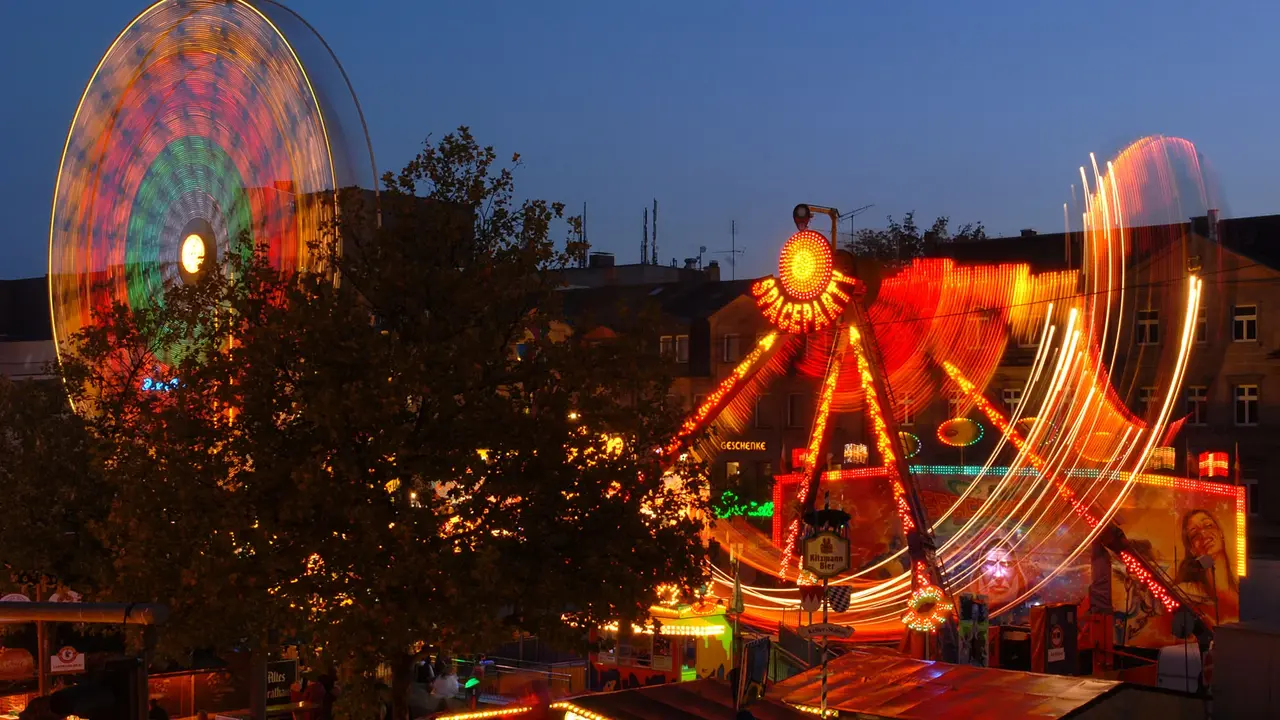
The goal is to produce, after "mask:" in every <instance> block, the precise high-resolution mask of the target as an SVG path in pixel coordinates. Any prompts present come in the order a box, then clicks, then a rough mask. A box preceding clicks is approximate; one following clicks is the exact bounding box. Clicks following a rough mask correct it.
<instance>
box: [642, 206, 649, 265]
mask: <svg viewBox="0 0 1280 720" xmlns="http://www.w3.org/2000/svg"><path fill="white" fill-rule="evenodd" d="M648 262H649V208H645V209H644V240H641V241H640V264H641V265H645V264H648Z"/></svg>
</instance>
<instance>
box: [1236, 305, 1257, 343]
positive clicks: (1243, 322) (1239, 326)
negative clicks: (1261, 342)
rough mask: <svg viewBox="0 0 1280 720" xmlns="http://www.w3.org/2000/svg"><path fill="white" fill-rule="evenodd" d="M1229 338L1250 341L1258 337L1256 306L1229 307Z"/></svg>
mask: <svg viewBox="0 0 1280 720" xmlns="http://www.w3.org/2000/svg"><path fill="white" fill-rule="evenodd" d="M1231 339H1232V340H1235V341H1236V342H1252V341H1254V340H1257V339H1258V306H1257V305H1236V306H1235V307H1233V308H1231Z"/></svg>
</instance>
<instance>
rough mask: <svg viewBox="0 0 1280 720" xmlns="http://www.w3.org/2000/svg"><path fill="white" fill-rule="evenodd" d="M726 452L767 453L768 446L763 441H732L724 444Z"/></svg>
mask: <svg viewBox="0 0 1280 720" xmlns="http://www.w3.org/2000/svg"><path fill="white" fill-rule="evenodd" d="M724 449H725V450H749V451H751V452H765V451H766V450H768V446H767V445H765V442H764V441H763V440H730V441H728V442H726V443H725V444H724Z"/></svg>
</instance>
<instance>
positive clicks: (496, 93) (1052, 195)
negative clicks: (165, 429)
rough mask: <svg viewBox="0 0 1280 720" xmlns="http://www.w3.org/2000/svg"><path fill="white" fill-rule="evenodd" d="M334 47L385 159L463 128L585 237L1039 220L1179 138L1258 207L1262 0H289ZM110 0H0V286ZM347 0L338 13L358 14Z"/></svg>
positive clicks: (1267, 104)
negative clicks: (1090, 175) (1154, 145)
mask: <svg viewBox="0 0 1280 720" xmlns="http://www.w3.org/2000/svg"><path fill="white" fill-rule="evenodd" d="M292 6H293V7H294V8H295V9H297V10H299V11H300V12H301V13H302V14H303V15H304V16H305V17H306V18H307V19H308V20H310V21H311V23H312V24H313V25H315V26H316V28H317V29H318V30H319V31H320V32H321V33H322V34H323V35H324V36H325V38H326V39H327V40H328V41H329V43H330V44H331V45H332V46H333V48H334V50H335V51H336V52H337V54H338V56H339V57H340V58H341V60H342V61H343V63H344V65H345V66H346V68H347V71H348V73H349V74H350V76H351V78H352V81H353V83H354V84H355V87H356V91H357V93H358V94H359V96H360V99H361V102H362V103H363V105H364V110H365V114H366V116H367V118H368V120H369V126H370V128H369V129H370V133H371V135H372V138H373V145H374V149H375V152H376V154H377V159H378V164H379V167H380V168H398V167H399V166H401V165H403V163H404V162H405V161H406V160H407V159H408V158H409V157H410V155H411V154H412V153H413V152H414V151H415V150H416V148H417V147H418V144H419V143H420V142H421V141H422V140H423V138H424V137H425V136H426V135H428V134H429V133H433V134H435V135H436V136H439V135H440V134H443V133H444V132H446V131H448V130H449V129H451V128H453V127H456V126H457V125H459V124H468V125H470V126H471V127H472V128H473V130H474V132H475V133H476V135H477V137H478V138H479V139H480V140H481V141H482V142H486V143H492V144H494V145H496V146H497V147H498V149H499V150H500V151H502V152H503V153H509V152H511V151H519V152H520V153H522V154H523V156H524V159H525V162H526V167H525V168H524V169H523V170H522V171H521V173H520V175H519V176H518V181H519V189H520V190H521V191H522V193H525V194H529V195H536V196H542V197H547V198H550V199H557V200H562V201H565V202H566V203H568V204H569V205H570V206H571V207H575V208H580V207H581V205H582V203H583V202H584V201H586V202H587V203H588V204H589V218H588V230H589V234H590V239H591V240H592V242H593V244H594V245H595V246H596V248H597V249H602V250H609V251H614V252H616V253H618V256H619V262H634V261H635V260H636V258H637V257H638V255H639V245H640V238H641V217H640V216H641V211H642V209H643V208H644V207H645V206H646V205H647V204H649V203H650V202H651V201H652V198H654V197H657V198H658V200H659V204H660V212H661V217H660V234H659V242H660V245H661V248H660V255H661V260H662V262H664V263H667V262H670V260H671V258H672V257H673V256H674V257H679V258H683V257H685V256H687V255H691V254H696V252H697V247H698V245H706V246H708V248H710V249H711V250H720V249H727V247H728V244H729V223H730V220H733V219H736V220H737V224H738V244H739V247H745V248H746V249H747V254H746V256H745V257H744V258H743V260H742V262H741V264H740V266H739V272H740V274H763V273H766V272H770V271H771V270H772V268H773V265H774V260H775V258H776V253H777V249H778V247H779V246H780V244H781V242H782V240H783V239H785V237H786V235H787V234H788V232H789V231H790V230H791V229H792V227H791V223H790V209H791V207H792V205H794V204H795V203H797V202H802V201H803V202H813V203H819V204H832V205H836V206H838V207H840V208H842V209H852V208H854V207H857V206H860V205H865V204H868V203H875V206H876V207H875V208H874V209H873V210H871V211H869V212H867V213H865V214H864V215H863V216H862V217H860V218H859V222H860V223H861V225H863V226H880V225H883V223H884V216H885V215H886V214H887V213H893V214H895V215H897V214H900V213H902V212H904V211H906V210H911V209H915V210H917V212H918V214H919V215H920V216H922V217H923V218H926V219H932V217H933V216H935V215H937V214H948V215H950V216H951V217H952V219H953V222H964V221H969V220H981V221H983V222H985V223H986V224H987V226H988V229H989V231H992V232H995V233H1012V232H1016V231H1017V230H1018V229H1019V228H1021V227H1027V226H1034V227H1037V228H1041V229H1044V230H1046V231H1057V230H1060V229H1061V225H1062V203H1063V202H1064V201H1065V200H1067V199H1069V194H1070V191H1069V186H1070V184H1071V182H1072V181H1073V180H1075V179H1076V178H1077V177H1078V176H1077V174H1076V168H1077V167H1078V166H1079V165H1080V164H1082V163H1085V162H1087V160H1088V153H1089V152H1090V151H1097V152H1099V153H1100V154H1101V153H1106V152H1110V151H1114V150H1116V149H1118V148H1119V147H1120V146H1122V145H1123V144H1124V143H1125V142H1126V141H1128V140H1131V139H1134V138H1136V137H1137V136H1140V135H1145V134H1151V133H1166V134H1173V135H1180V136H1183V137H1186V138H1188V139H1191V140H1193V141H1194V142H1195V143H1196V144H1197V145H1198V146H1199V148H1200V150H1201V151H1202V152H1203V153H1204V154H1205V155H1206V156H1207V158H1208V160H1209V162H1210V163H1211V164H1212V167H1213V169H1214V170H1215V171H1216V172H1217V174H1218V176H1219V177H1220V179H1221V182H1222V186H1223V188H1224V189H1225V192H1226V197H1227V199H1228V201H1229V203H1230V204H1229V209H1230V211H1231V213H1232V214H1234V215H1258V214H1269V213H1273V212H1280V198H1277V197H1276V192H1277V189H1278V188H1280V163H1278V162H1277V160H1280V143H1278V141H1277V137H1276V136H1277V128H1278V127H1280V90H1277V88H1276V83H1275V80H1274V75H1275V72H1276V70H1277V68H1280V44H1277V43H1276V42H1275V37H1276V32H1277V29H1278V28H1280V5H1277V4H1276V3H1273V2H1267V1H1266V0H1260V1H1259V2H1253V3H1236V2H1219V3H1204V2H1181V1H1178V0H1163V1H1161V2H1147V1H1145V0H1125V1H1124V2H1115V1H1114V0H1111V1H1108V2H1082V1H1079V0H1077V1H1076V2H1070V3H1037V2H1026V0H1009V1H1007V2H976V1H975V2H953V1H951V0H946V1H942V0H939V1H937V2H906V1H903V2H875V3H871V2H860V1H856V0H833V1H832V2H822V3H818V2H814V3H808V2H799V1H795V2H763V1H761V2H755V1H750V2H748V1H745V0H739V1H736V2H730V1H729V0H722V1H717V2H710V1H708V2H691V1H689V0H685V1H684V2H665V1H658V2H646V3H629V2H621V1H613V0H609V1H602V0H578V1H574V2H569V1H564V2H561V1H553V0H536V1H534V2H518V1H517V0H500V1H488V2H485V1H480V0H468V1H467V2H459V1H452V2H446V1H445V0H436V1H431V2H428V1H426V0H367V2H352V1H351V0H307V1H306V2H301V1H300V0H296V1H295V2H293V3H292ZM142 7H143V3H140V2H134V1H132V0H63V1H62V2H58V3H31V2H9V1H4V2H0V27H3V28H4V29H5V41H4V42H3V43H0V67H3V68H4V72H3V73H2V74H0V88H2V89H3V95H2V97H4V99H5V100H4V105H5V107H4V108H2V109H0V143H3V145H0V151H2V153H0V158H3V161H0V278H12V277H23V276H31V275H39V274H42V273H43V272H44V267H45V251H46V243H47V233H48V222H49V203H50V201H51V197H52V193H53V184H54V176H55V173H56V167H57V162H58V158H59V155H60V153H61V150H62V144H63V142H64V140H65V136H66V128H67V126H68V124H69V123H70V121H71V116H72V114H73V113H74V111H75V106H76V102H77V100H78V99H79V95H80V92H81V90H82V89H83V86H84V83H85V82H86V81H87V79H88V77H89V74H90V73H91V72H92V70H93V67H94V65H95V64H96V62H97V60H98V58H99V56H100V54H101V53H102V52H103V51H104V50H105V49H106V47H107V46H108V45H109V44H110V42H111V40H112V39H113V38H114V37H115V35H116V33H118V32H119V31H120V30H121V29H122V28H123V27H124V25H125V24H126V23H127V22H128V21H129V20H130V19H131V18H132V17H133V15H134V14H135V13H136V12H137V11H138V10H140V9H141V8H142ZM356 8H359V9H358V10H357V9H356Z"/></svg>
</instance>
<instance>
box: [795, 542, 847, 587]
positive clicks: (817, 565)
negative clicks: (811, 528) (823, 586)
mask: <svg viewBox="0 0 1280 720" xmlns="http://www.w3.org/2000/svg"><path fill="white" fill-rule="evenodd" d="M803 565H804V569H805V570H808V571H809V572H811V573H813V574H814V575H816V576H817V577H820V578H829V577H834V576H836V575H839V574H840V573H842V572H844V571H846V570H848V569H849V565H850V558H849V539H848V538H843V537H840V536H839V535H837V534H835V533H833V532H820V533H817V534H816V535H814V536H812V537H809V538H806V539H805V541H804V558H803Z"/></svg>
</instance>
